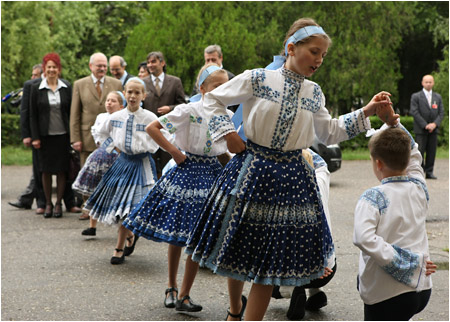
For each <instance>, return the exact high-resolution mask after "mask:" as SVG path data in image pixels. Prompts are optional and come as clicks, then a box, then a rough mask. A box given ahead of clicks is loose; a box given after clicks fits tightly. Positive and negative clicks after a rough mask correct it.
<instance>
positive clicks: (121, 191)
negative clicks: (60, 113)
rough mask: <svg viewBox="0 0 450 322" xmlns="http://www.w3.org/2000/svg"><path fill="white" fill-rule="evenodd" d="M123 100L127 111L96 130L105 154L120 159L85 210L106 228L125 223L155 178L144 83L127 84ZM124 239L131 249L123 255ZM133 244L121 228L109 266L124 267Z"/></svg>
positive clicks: (152, 117) (153, 145)
mask: <svg viewBox="0 0 450 322" xmlns="http://www.w3.org/2000/svg"><path fill="white" fill-rule="evenodd" d="M125 98H126V100H127V108H126V109H123V110H121V111H119V112H116V113H114V114H112V115H111V116H110V118H109V121H108V122H106V123H104V124H103V126H102V127H101V128H100V129H99V133H100V136H101V137H102V138H101V140H102V141H103V142H104V143H103V144H102V146H103V147H104V148H105V149H106V151H107V152H111V151H112V150H113V149H118V150H119V151H120V155H119V157H118V158H117V159H116V161H115V162H114V163H113V165H112V166H111V168H110V169H109V170H108V171H107V172H106V173H105V175H104V176H103V178H102V180H101V181H100V183H99V185H98V186H97V188H96V189H95V191H94V193H93V194H92V195H91V196H90V197H89V199H88V200H87V202H86V206H85V208H86V209H87V210H89V215H90V216H91V217H92V218H93V219H97V220H98V221H100V222H103V223H106V224H117V223H119V221H120V220H122V219H124V218H125V217H126V216H127V215H128V214H129V213H130V212H131V210H132V209H133V207H134V206H135V205H136V204H137V203H138V202H139V201H140V200H141V199H142V198H143V197H144V196H145V195H146V194H147V193H148V191H149V190H150V188H151V187H152V186H153V185H154V184H155V178H156V172H155V163H154V161H153V159H152V157H151V153H154V152H155V151H156V150H158V148H159V147H158V145H157V144H156V143H155V141H153V140H152V139H151V138H150V137H149V136H148V134H147V133H146V132H145V126H146V125H147V124H149V123H151V122H153V121H154V120H156V119H157V117H156V115H155V114H153V113H152V112H150V111H147V110H144V109H142V108H141V107H140V103H141V101H142V100H144V98H145V84H144V82H143V81H142V80H141V79H139V78H137V77H134V78H131V79H130V80H128V82H127V84H126V85H125ZM167 135H169V134H168V133H167ZM126 239H127V240H128V241H129V242H130V243H131V244H132V246H131V247H130V248H128V249H127V252H126V253H125V251H124V245H125V240H126ZM136 240H137V238H136V237H135V236H134V235H133V233H132V232H131V231H129V230H128V229H126V228H125V226H122V225H120V226H119V231H118V238H117V244H116V248H115V251H114V255H113V257H112V258H111V264H121V263H123V261H124V259H125V256H126V255H130V254H131V253H132V252H133V250H134V246H135V244H136Z"/></svg>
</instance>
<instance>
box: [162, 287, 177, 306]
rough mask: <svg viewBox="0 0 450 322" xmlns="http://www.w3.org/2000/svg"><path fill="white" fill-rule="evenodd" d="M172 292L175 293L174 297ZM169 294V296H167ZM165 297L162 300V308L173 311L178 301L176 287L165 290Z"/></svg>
mask: <svg viewBox="0 0 450 322" xmlns="http://www.w3.org/2000/svg"><path fill="white" fill-rule="evenodd" d="M173 292H175V296H173ZM167 294H169V296H167ZM165 295H166V297H165V298H164V306H165V307H167V308H169V309H173V308H174V307H175V306H176V303H177V299H178V289H177V288H176V287H170V288H168V289H166V293H165Z"/></svg>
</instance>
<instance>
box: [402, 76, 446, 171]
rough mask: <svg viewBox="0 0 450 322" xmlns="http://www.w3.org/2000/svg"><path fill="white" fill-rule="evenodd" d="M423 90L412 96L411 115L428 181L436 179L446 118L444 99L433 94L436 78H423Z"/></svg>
mask: <svg viewBox="0 0 450 322" xmlns="http://www.w3.org/2000/svg"><path fill="white" fill-rule="evenodd" d="M422 86H423V89H422V90H421V91H419V92H417V93H414V94H412V96H411V107H410V111H409V113H410V114H411V115H412V116H413V117H414V133H415V136H416V142H417V144H418V145H419V151H420V153H421V154H422V158H423V161H422V167H423V170H424V172H425V175H426V178H427V179H436V176H435V175H434V174H433V168H434V159H435V157H436V148H437V142H438V133H439V126H440V125H441V122H442V119H443V118H444V106H443V104H442V97H441V95H439V94H438V93H435V92H433V90H432V89H433V86H434V78H433V76H431V75H425V76H424V77H423V78H422Z"/></svg>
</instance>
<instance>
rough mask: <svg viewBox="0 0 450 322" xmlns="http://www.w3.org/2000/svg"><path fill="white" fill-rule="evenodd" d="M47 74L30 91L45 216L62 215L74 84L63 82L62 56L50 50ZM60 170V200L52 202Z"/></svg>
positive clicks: (45, 60) (45, 57)
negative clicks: (54, 180)
mask: <svg viewBox="0 0 450 322" xmlns="http://www.w3.org/2000/svg"><path fill="white" fill-rule="evenodd" d="M42 67H43V69H44V75H45V78H43V79H42V81H41V82H38V83H36V84H34V85H33V86H32V88H31V95H30V123H31V124H30V125H31V137H32V145H33V147H34V148H35V149H37V150H38V158H39V167H40V169H39V170H40V171H41V172H42V185H43V187H44V193H45V199H46V207H45V213H44V217H45V218H50V217H52V216H54V217H61V216H62V206H61V199H62V198H63V195H64V188H65V185H66V172H67V171H68V170H69V146H70V136H69V115H70V104H71V101H72V88H71V86H70V85H69V84H67V83H65V82H63V81H62V80H61V79H60V78H59V76H60V74H61V59H60V57H59V55H58V54H56V53H49V54H47V55H45V56H44V58H43V60H42ZM53 174H56V178H57V179H56V185H57V188H56V191H57V192H56V203H55V208H54V209H53V203H52V175H53Z"/></svg>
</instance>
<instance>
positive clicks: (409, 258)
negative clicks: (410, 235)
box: [383, 245, 420, 285]
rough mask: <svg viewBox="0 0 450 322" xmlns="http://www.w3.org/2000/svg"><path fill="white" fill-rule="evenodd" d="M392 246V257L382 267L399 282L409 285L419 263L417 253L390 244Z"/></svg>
mask: <svg viewBox="0 0 450 322" xmlns="http://www.w3.org/2000/svg"><path fill="white" fill-rule="evenodd" d="M392 247H393V248H394V251H395V252H394V259H393V260H392V261H391V262H390V263H389V264H388V265H385V266H384V267H383V269H384V270H385V271H386V273H388V274H389V275H391V276H392V277H393V278H395V279H396V280H397V281H399V282H400V283H403V284H406V285H410V284H411V282H412V277H413V276H414V274H415V273H416V270H417V269H418V268H420V267H419V265H420V261H419V255H417V254H414V253H413V252H411V251H409V250H407V249H403V248H400V247H398V246H396V245H392Z"/></svg>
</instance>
